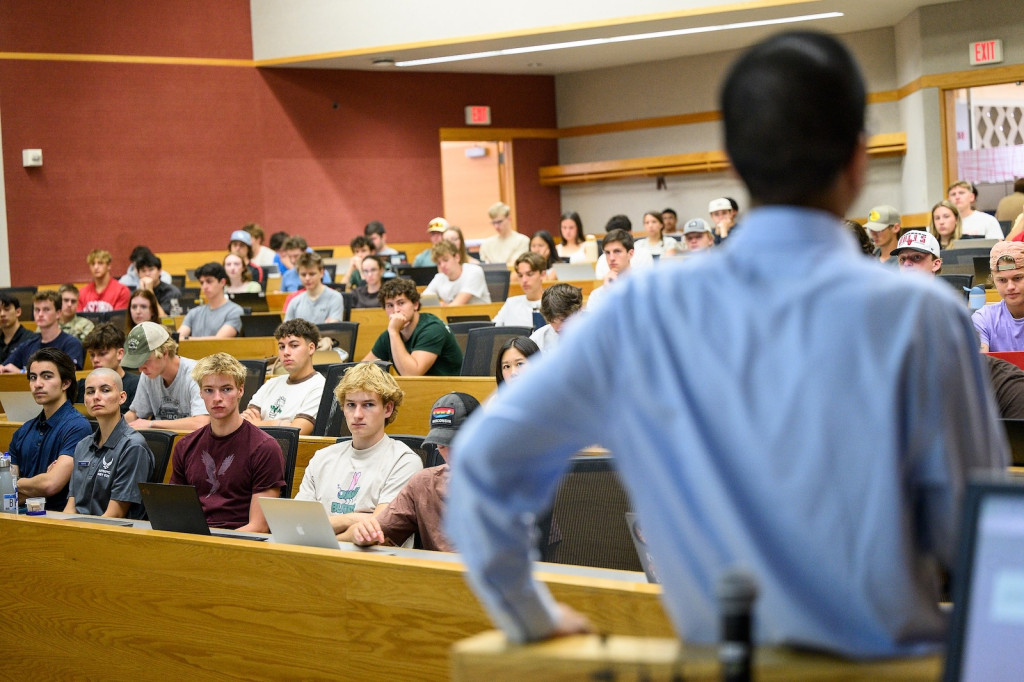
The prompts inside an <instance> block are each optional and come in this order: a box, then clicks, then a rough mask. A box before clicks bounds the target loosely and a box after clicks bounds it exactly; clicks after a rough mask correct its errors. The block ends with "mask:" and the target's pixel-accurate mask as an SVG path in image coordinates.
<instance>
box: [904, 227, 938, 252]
mask: <svg viewBox="0 0 1024 682" xmlns="http://www.w3.org/2000/svg"><path fill="white" fill-rule="evenodd" d="M902 251H920V252H921V253H930V254H931V255H933V256H935V257H936V258H939V257H940V254H939V240H938V239H936V238H935V237H933V236H932V235H931V234H929V233H928V232H925V231H924V230H911V231H909V232H907V233H906V234H905V235H903V236H902V237H900V240H899V242H898V243H897V244H896V248H895V249H893V250H892V255H894V256H898V255H899V254H900V252H902Z"/></svg>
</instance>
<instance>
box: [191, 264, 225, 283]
mask: <svg viewBox="0 0 1024 682" xmlns="http://www.w3.org/2000/svg"><path fill="white" fill-rule="evenodd" d="M201 277H213V278H214V279H215V280H218V281H219V280H224V281H227V279H228V273H227V271H226V270H225V269H224V266H223V265H221V264H220V263H215V262H212V261H211V262H209V263H207V264H205V265H200V266H199V267H198V268H196V279H199V278H201Z"/></svg>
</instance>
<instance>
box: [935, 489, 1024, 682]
mask: <svg viewBox="0 0 1024 682" xmlns="http://www.w3.org/2000/svg"><path fill="white" fill-rule="evenodd" d="M1022 648H1024V479H1022V478H1016V479H1015V478H1011V477H1005V476H999V477H996V476H993V477H992V478H989V479H977V480H973V481H971V483H970V484H969V485H968V487H967V495H966V500H965V504H964V509H963V517H962V519H961V525H960V547H959V554H958V556H957V558H956V572H955V573H954V574H953V617H952V619H951V622H950V630H949V644H948V648H947V651H946V667H945V672H944V675H943V679H944V680H946V682H956V681H958V680H960V681H963V682H976V681H977V682H980V681H982V680H984V681H985V682H989V681H990V680H1024V651H1022Z"/></svg>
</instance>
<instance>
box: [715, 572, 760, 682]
mask: <svg viewBox="0 0 1024 682" xmlns="http://www.w3.org/2000/svg"><path fill="white" fill-rule="evenodd" d="M715 592H716V596H717V597H718V608H719V612H720V613H721V617H722V637H721V642H720V643H719V646H718V661H719V663H720V664H721V666H722V680H723V682H750V679H751V677H750V669H751V666H752V662H753V658H754V650H753V645H752V640H751V632H750V624H751V609H752V607H753V604H754V599H755V598H756V597H757V580H755V579H754V576H752V575H751V574H750V573H748V572H746V571H743V570H741V569H730V570H728V571H726V572H725V573H723V574H722V575H721V576H720V577H719V579H718V585H717V589H716V590H715Z"/></svg>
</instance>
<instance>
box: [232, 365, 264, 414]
mask: <svg viewBox="0 0 1024 682" xmlns="http://www.w3.org/2000/svg"><path fill="white" fill-rule="evenodd" d="M239 362H240V363H242V366H243V367H245V389H244V391H243V392H242V400H241V402H239V403H238V409H239V410H240V411H243V412H244V411H245V408H247V407H249V401H250V400H252V397H253V396H254V395H256V391H258V390H260V386H262V385H263V383H264V382H265V381H266V380H267V361H266V360H239Z"/></svg>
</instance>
